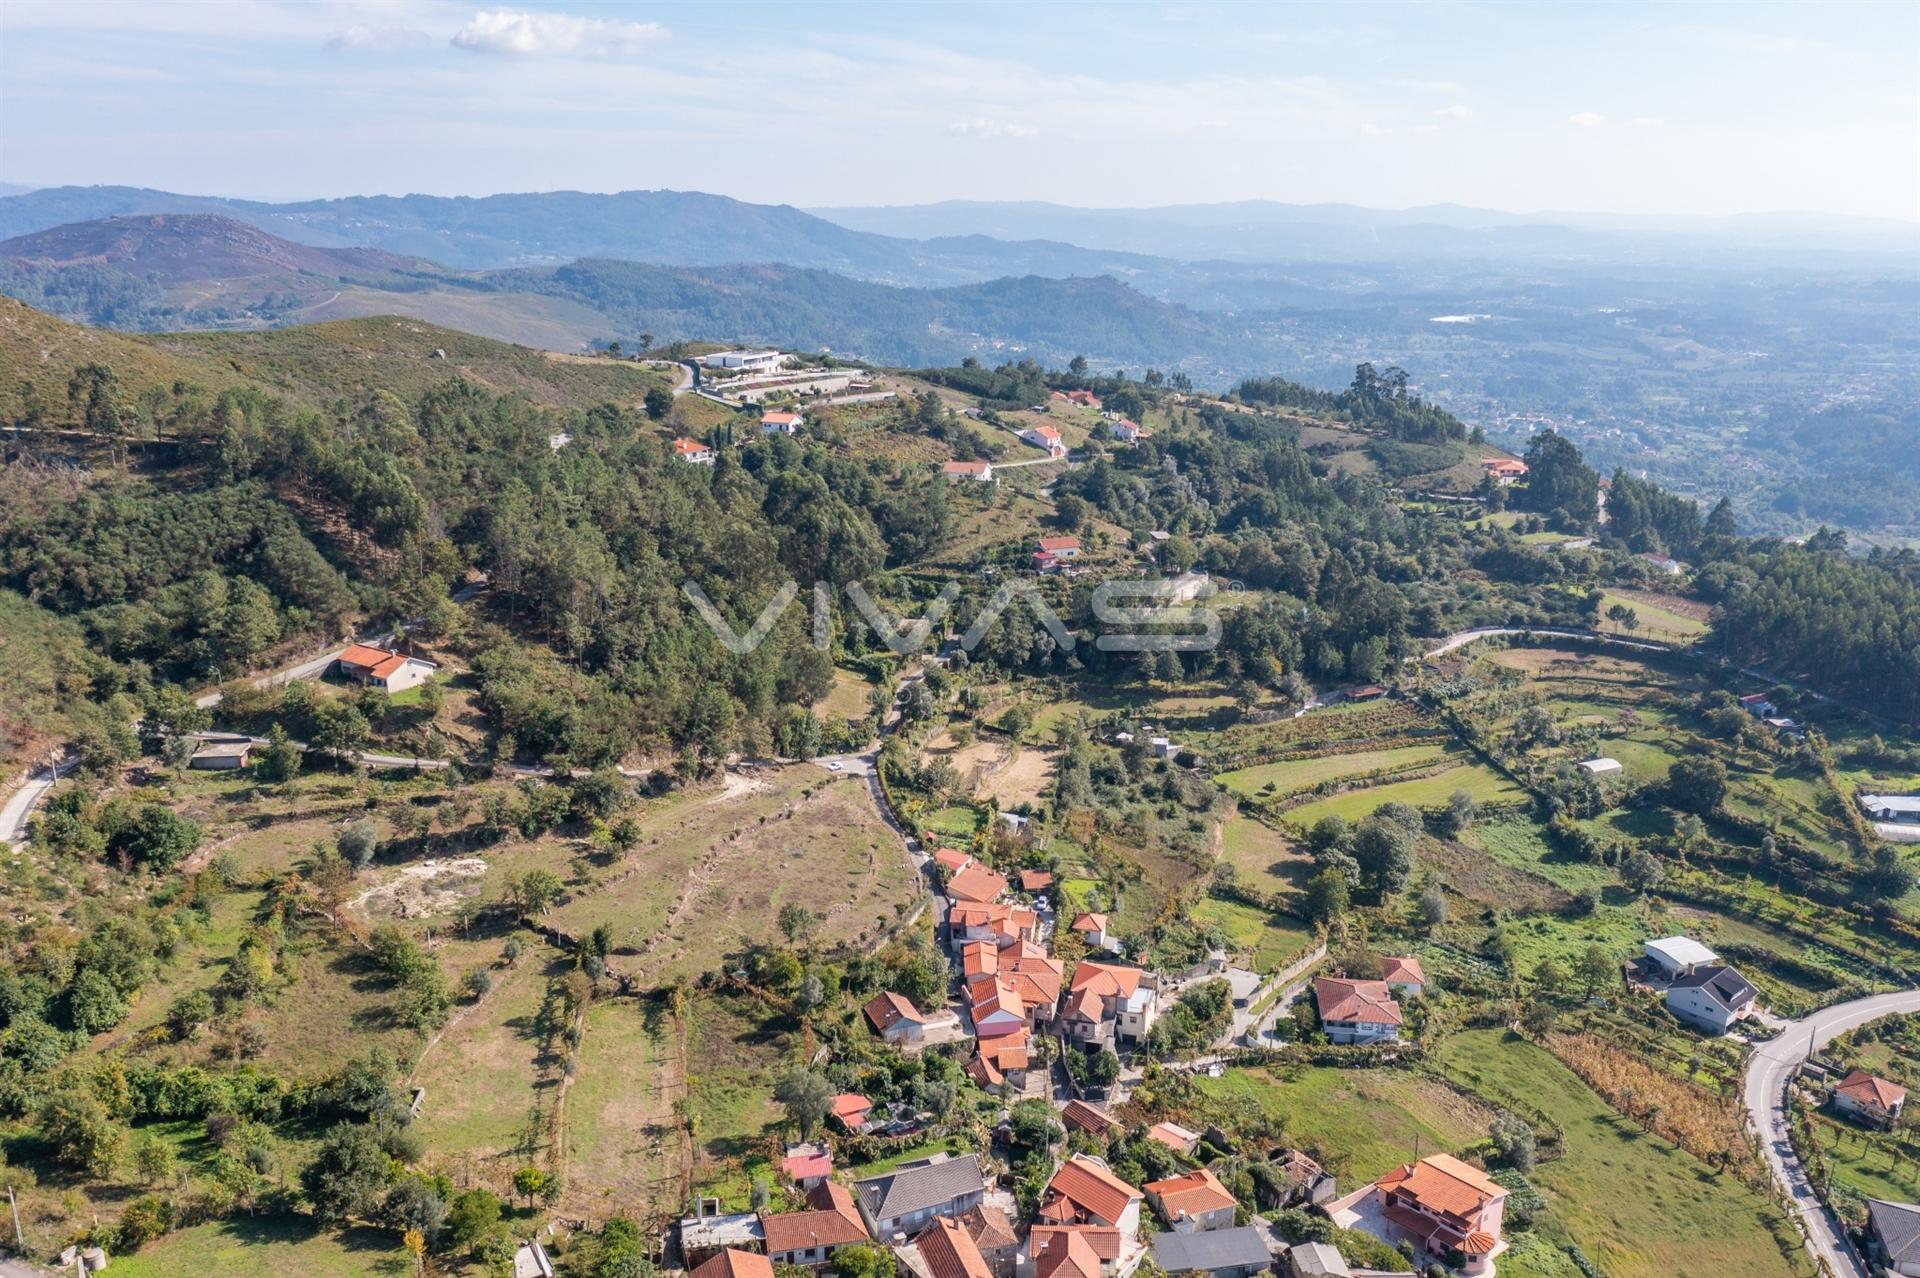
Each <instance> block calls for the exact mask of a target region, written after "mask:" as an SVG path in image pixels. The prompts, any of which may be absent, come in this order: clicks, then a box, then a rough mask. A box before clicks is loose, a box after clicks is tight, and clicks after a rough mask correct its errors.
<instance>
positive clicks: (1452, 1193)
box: [1374, 1154, 1507, 1220]
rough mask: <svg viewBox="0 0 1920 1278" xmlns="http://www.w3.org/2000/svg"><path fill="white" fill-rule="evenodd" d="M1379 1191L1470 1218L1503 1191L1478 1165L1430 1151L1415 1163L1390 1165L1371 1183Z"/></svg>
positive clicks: (1448, 1213) (1503, 1195)
mask: <svg viewBox="0 0 1920 1278" xmlns="http://www.w3.org/2000/svg"><path fill="white" fill-rule="evenodd" d="M1374 1183H1375V1184H1377V1185H1378V1186H1379V1187H1380V1188H1381V1189H1382V1190H1386V1191H1392V1190H1398V1191H1399V1192H1400V1193H1401V1194H1402V1195H1404V1196H1406V1197H1407V1198H1410V1199H1412V1200H1413V1201H1414V1202H1415V1203H1417V1204H1418V1205H1419V1206H1421V1207H1423V1208H1425V1209H1427V1210H1428V1211H1432V1212H1438V1213H1440V1214H1442V1215H1447V1216H1453V1217H1455V1218H1456V1219H1461V1220H1470V1219H1472V1218H1473V1217H1474V1216H1475V1215H1476V1214H1477V1213H1478V1212H1479V1211H1480V1209H1481V1208H1482V1207H1485V1206H1486V1205H1487V1204H1488V1203H1490V1202H1492V1201H1493V1200H1494V1199H1496V1198H1504V1197H1505V1196H1506V1193H1507V1191H1506V1190H1504V1189H1502V1188H1501V1187H1500V1186H1499V1185H1496V1184H1495V1183H1494V1182H1493V1181H1492V1180H1491V1179H1489V1178H1488V1176H1487V1174H1486V1173H1485V1172H1483V1171H1481V1170H1480V1169H1479V1168H1478V1167H1473V1166H1470V1165H1468V1164H1466V1163H1463V1162H1461V1161H1460V1160H1459V1159H1457V1158H1455V1157H1454V1156H1453V1155H1451V1154H1434V1155H1431V1156H1430V1157H1427V1158H1423V1159H1421V1160H1420V1161H1419V1162H1417V1163H1406V1164H1402V1165H1401V1166H1399V1167H1396V1168H1394V1169H1393V1170H1392V1171H1390V1172H1388V1173H1387V1174H1386V1175H1384V1176H1382V1177H1381V1178H1380V1179H1379V1180H1378V1181H1376V1182H1374Z"/></svg>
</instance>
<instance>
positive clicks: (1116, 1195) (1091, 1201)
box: [1047, 1154, 1140, 1225]
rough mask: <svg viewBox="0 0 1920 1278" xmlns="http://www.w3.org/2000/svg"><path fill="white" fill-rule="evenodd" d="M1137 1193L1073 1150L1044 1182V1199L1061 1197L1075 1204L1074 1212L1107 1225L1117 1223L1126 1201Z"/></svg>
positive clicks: (1055, 1199) (1137, 1194) (1136, 1196)
mask: <svg viewBox="0 0 1920 1278" xmlns="http://www.w3.org/2000/svg"><path fill="white" fill-rule="evenodd" d="M1138 1197H1140V1191H1139V1190H1137V1189H1135V1188H1134V1187H1133V1186H1132V1185H1129V1184H1128V1183H1127V1182H1126V1181H1124V1180H1121V1179H1120V1178H1119V1177H1118V1176H1116V1175H1114V1174H1113V1173H1112V1172H1110V1171H1108V1170H1107V1169H1106V1168H1105V1167H1103V1166H1101V1165H1100V1164H1099V1163H1097V1162H1095V1161H1094V1160H1093V1159H1091V1158H1089V1157H1087V1156H1086V1155H1085V1154H1075V1155H1074V1156H1073V1157H1072V1158H1069V1159H1068V1160H1067V1161H1066V1162H1064V1163H1062V1164H1060V1170H1059V1171H1056V1172H1055V1173H1053V1179H1052V1180H1050V1181H1048V1182H1047V1201H1048V1202H1050V1203H1058V1202H1060V1201H1062V1200H1065V1201H1067V1202H1070V1203H1072V1204H1073V1205H1074V1206H1075V1208H1077V1211H1076V1213H1075V1214H1076V1215H1084V1216H1089V1217H1092V1218H1093V1219H1094V1220H1095V1221H1097V1222H1099V1223H1102V1224H1107V1225H1117V1224H1118V1223H1119V1222H1120V1217H1121V1214H1122V1213H1124V1212H1125V1211H1126V1210H1127V1204H1128V1203H1130V1202H1132V1201H1133V1200H1134V1199H1136V1198H1138Z"/></svg>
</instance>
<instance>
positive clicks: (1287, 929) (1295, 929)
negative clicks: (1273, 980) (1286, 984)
mask: <svg viewBox="0 0 1920 1278" xmlns="http://www.w3.org/2000/svg"><path fill="white" fill-rule="evenodd" d="M1193 917H1194V920H1195V921H1196V922H1199V923H1207V924H1218V925H1219V927H1220V930H1221V931H1223V932H1225V933H1226V934H1227V941H1228V943H1229V944H1230V945H1232V947H1233V948H1234V950H1236V951H1237V952H1239V953H1240V954H1243V955H1245V956H1247V961H1248V962H1250V963H1251V964H1252V965H1253V970H1254V971H1256V972H1271V971H1274V970H1276V969H1279V968H1282V967H1285V966H1286V965H1287V964H1288V963H1290V962H1292V961H1293V960H1294V959H1295V958H1298V957H1299V956H1300V955H1301V953H1303V952H1304V951H1306V950H1307V949H1309V948H1310V947H1311V946H1312V945H1313V928H1312V927H1311V926H1309V925H1308V924H1307V923H1306V922H1305V921H1304V920H1302V919H1296V918H1292V917H1290V916H1288V915H1285V914H1275V913H1273V912H1272V911H1271V910H1262V909H1258V908H1256V907H1254V906H1251V905H1246V904H1243V903H1242V902H1239V901H1222V900H1219V899H1217V898H1215V897H1211V896H1209V897H1205V898H1203V899H1202V900H1200V901H1199V902H1197V903H1196V904H1195V905H1194V907H1193Z"/></svg>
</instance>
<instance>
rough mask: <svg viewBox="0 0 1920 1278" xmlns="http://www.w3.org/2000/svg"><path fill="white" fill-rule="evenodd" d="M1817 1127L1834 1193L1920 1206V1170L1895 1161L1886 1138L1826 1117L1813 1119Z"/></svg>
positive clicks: (1909, 1161)
mask: <svg viewBox="0 0 1920 1278" xmlns="http://www.w3.org/2000/svg"><path fill="white" fill-rule="evenodd" d="M1814 1127H1815V1130H1816V1131H1818V1132H1819V1133H1820V1147H1821V1149H1822V1150H1824V1151H1825V1153H1826V1156H1827V1164H1828V1166H1829V1167H1830V1168H1831V1170H1832V1176H1833V1187H1834V1188H1835V1189H1837V1190H1843V1191H1845V1192H1847V1193H1852V1194H1858V1195H1860V1196H1861V1197H1862V1198H1884V1199H1887V1200H1889V1201H1892V1202H1896V1203H1911V1202H1920V1166H1915V1164H1914V1161H1913V1160H1912V1159H1911V1158H1899V1159H1896V1158H1895V1157H1894V1156H1893V1153H1892V1150H1891V1147H1890V1146H1889V1145H1888V1144H1887V1143H1886V1141H1885V1138H1884V1137H1882V1138H1878V1139H1876V1138H1875V1137H1874V1136H1873V1135H1871V1134H1869V1133H1866V1132H1863V1131H1862V1130H1861V1129H1859V1128H1858V1127H1854V1126H1853V1125H1851V1124H1849V1123H1846V1122H1842V1121H1839V1120H1836V1119H1833V1118H1829V1117H1827V1116H1826V1115H1825V1114H1822V1115H1820V1116H1819V1117H1817V1118H1815V1119H1814Z"/></svg>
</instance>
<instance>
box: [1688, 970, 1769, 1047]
mask: <svg viewBox="0 0 1920 1278" xmlns="http://www.w3.org/2000/svg"><path fill="white" fill-rule="evenodd" d="M1758 997H1759V991H1758V990H1756V989H1754V988H1753V984H1752V982H1750V981H1748V980H1747V978H1746V977H1744V976H1742V975H1740V973H1738V972H1736V971H1734V970H1733V969H1732V968H1731V967H1728V966H1726V965H1725V964H1723V963H1715V964H1709V965H1707V966H1705V967H1696V968H1692V969H1690V970H1689V971H1687V972H1685V973H1684V974H1682V975H1680V976H1676V977H1675V978H1674V979H1673V984H1671V985H1669V986H1667V1010H1668V1011H1669V1012H1672V1013H1673V1014H1674V1015H1675V1016H1677V1017H1679V1018H1680V1019H1681V1020H1682V1021H1685V1022H1686V1023H1687V1024H1689V1025H1691V1026H1693V1027H1694V1028H1695V1029H1699V1030H1705V1031H1706V1032H1707V1033H1709V1034H1724V1033H1726V1032H1727V1031H1728V1030H1729V1029H1731V1028H1732V1027H1733V1024H1734V1022H1735V1021H1738V1020H1741V1019H1743V1018H1744V1017H1746V1016H1748V1015H1750V1014H1751V1013H1752V1012H1753V1009H1754V1006H1755V1000H1756V999H1757V998H1758Z"/></svg>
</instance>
